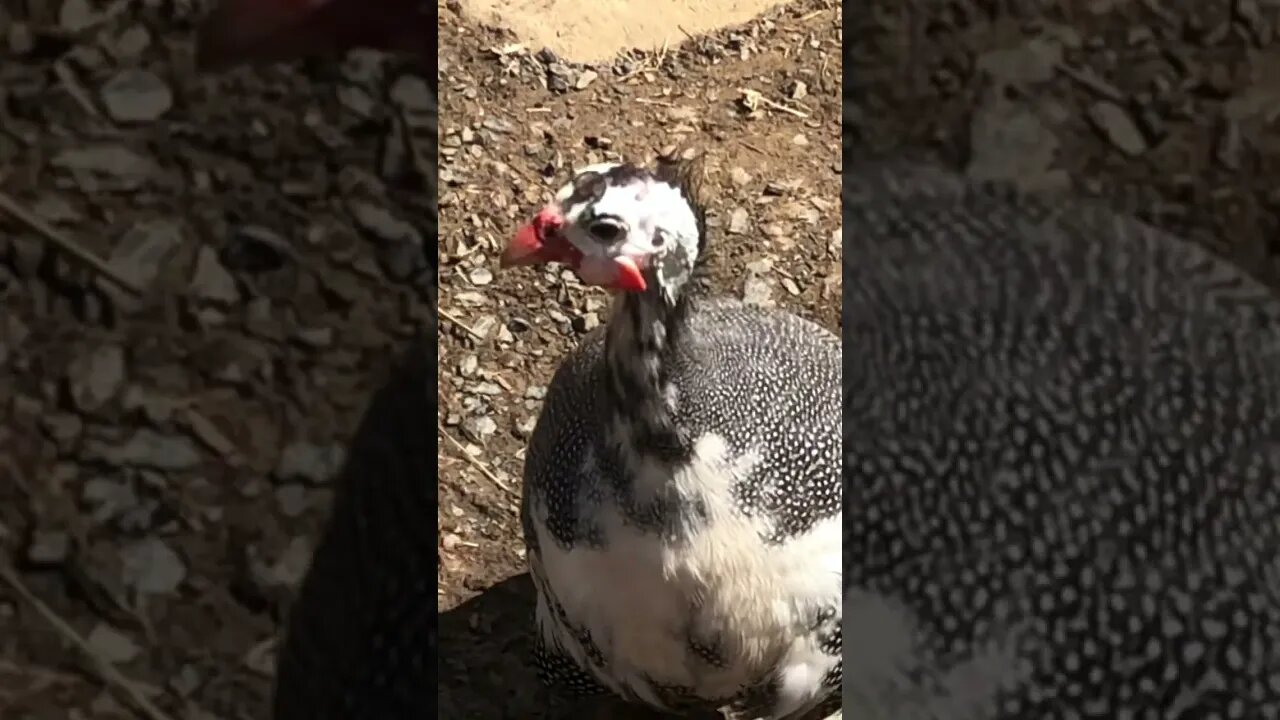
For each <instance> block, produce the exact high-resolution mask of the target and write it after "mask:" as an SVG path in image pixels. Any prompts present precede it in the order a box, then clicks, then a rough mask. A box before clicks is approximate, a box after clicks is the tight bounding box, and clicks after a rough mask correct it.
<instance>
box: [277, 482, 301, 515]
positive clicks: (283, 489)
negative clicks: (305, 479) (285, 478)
mask: <svg viewBox="0 0 1280 720" xmlns="http://www.w3.org/2000/svg"><path fill="white" fill-rule="evenodd" d="M276 503H277V504H279V505H280V512H281V513H282V514H283V515H284V516H285V517H289V518H296V517H299V516H300V515H302V514H303V513H304V512H306V511H307V504H308V503H307V489H306V488H305V487H303V486H302V485H299V484H297V483H289V484H288V485H282V486H280V487H279V488H276Z"/></svg>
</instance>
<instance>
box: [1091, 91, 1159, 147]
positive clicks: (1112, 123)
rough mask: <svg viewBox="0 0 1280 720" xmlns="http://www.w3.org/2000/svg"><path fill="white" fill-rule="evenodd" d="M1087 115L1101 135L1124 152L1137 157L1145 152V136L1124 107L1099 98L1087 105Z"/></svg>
mask: <svg viewBox="0 0 1280 720" xmlns="http://www.w3.org/2000/svg"><path fill="white" fill-rule="evenodd" d="M1088 116H1089V121H1090V122H1091V123H1093V126H1094V127H1095V128H1097V130H1098V131H1099V132H1100V133H1102V135H1103V137H1105V138H1106V139H1107V140H1109V141H1110V142H1111V144H1112V145H1114V146H1115V147H1116V148H1117V149H1119V150H1120V151H1121V152H1123V153H1124V154H1126V155H1128V156H1130V157H1137V156H1139V155H1141V154H1142V153H1144V152H1146V150H1147V141H1146V138H1144V137H1143V136H1142V131H1141V130H1139V129H1138V126H1137V124H1136V123H1134V121H1133V118H1132V117H1130V116H1129V113H1128V112H1125V109H1124V108H1122V107H1120V106H1119V105H1117V104H1115V103H1113V102H1110V101H1107V100H1100V101H1098V102H1096V103H1094V104H1093V105H1091V106H1090V107H1089V110H1088Z"/></svg>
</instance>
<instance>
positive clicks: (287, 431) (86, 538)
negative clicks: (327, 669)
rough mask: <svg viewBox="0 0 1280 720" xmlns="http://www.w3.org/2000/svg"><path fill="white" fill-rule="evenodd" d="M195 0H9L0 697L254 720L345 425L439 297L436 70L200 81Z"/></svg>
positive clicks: (100, 713) (11, 712)
mask: <svg viewBox="0 0 1280 720" xmlns="http://www.w3.org/2000/svg"><path fill="white" fill-rule="evenodd" d="M202 10H203V7H202V3H194V2H167V1H162V0H139V1H138V2H111V3H108V2H89V1H88V0H59V1H57V2H23V1H22V0H3V2H0V176H2V177H0V193H3V194H0V717H4V718H23V719H26V718H31V719H32V720H37V719H40V720H43V719H45V718H48V719H49V720H65V719H66V718H102V719H104V720H105V719H109V718H117V717H120V718H123V717H129V718H136V717H151V718H157V717H160V716H159V715H156V714H153V713H149V714H142V712H143V711H140V710H139V709H138V706H139V705H146V704H151V705H154V706H156V707H158V709H159V710H163V711H165V712H167V713H169V717H173V718H186V719H191V720H197V719H199V720H205V719H206V718H207V719H212V718H218V719H225V720H232V719H239V718H263V717H265V699H266V698H267V695H268V691H269V687H270V678H271V674H272V672H273V665H274V660H273V658H274V647H275V640H276V637H277V633H278V631H279V629H280V617H281V613H282V611H283V609H284V608H285V606H286V604H287V602H288V601H289V598H290V597H291V596H292V593H293V589H294V587H295V586H296V584H297V582H298V579H299V576H300V574H301V573H302V572H303V570H304V569H305V568H306V565H307V562H308V559H309V554H310V548H311V547H312V544H313V543H314V540H315V538H316V537H317V535H318V530H319V527H320V524H321V522H322V521H323V520H324V518H325V516H326V514H327V511H328V505H329V500H330V496H331V486H332V480H331V479H332V476H333V473H334V471H335V469H336V467H337V466H338V464H339V463H340V462H341V460H342V456H343V448H344V446H345V444H346V442H347V440H348V439H349V437H350V435H351V432H352V430H353V428H354V427H355V425H356V423H357V422H358V421H359V420H360V416H361V413H362V411H363V409H364V407H365V404H366V402H367V401H368V398H369V395H370V394H371V393H372V392H373V390H374V389H375V388H376V387H377V386H378V384H379V383H380V382H381V380H382V377H383V375H384V373H385V371H386V369H387V368H388V366H389V365H390V364H391V363H392V362H393V361H395V360H396V359H397V358H398V356H399V355H400V354H401V353H402V351H403V348H404V346H405V343H406V340H407V339H408V338H409V337H410V336H411V335H412V334H413V333H414V332H416V331H417V329H418V328H419V327H420V325H421V319H422V317H424V313H425V312H428V310H425V308H428V305H427V303H426V302H425V301H424V292H425V291H426V290H427V288H428V287H429V286H430V285H431V284H433V283H429V282H427V280H428V273H427V270H428V268H429V265H428V264H427V263H426V262H425V259H424V255H423V253H422V248H421V242H422V238H421V237H420V229H419V228H418V227H416V226H415V224H416V223H419V222H420V218H421V217H422V216H423V209H424V208H425V203H426V199H425V198H424V197H423V196H422V195H421V193H420V192H419V189H420V187H421V185H422V183H421V175H420V172H421V171H422V170H421V169H420V168H419V167H418V163H417V162H415V161H416V159H417V158H418V157H419V153H420V152H421V148H422V147H423V145H424V143H426V142H429V141H430V140H431V137H430V134H426V135H425V137H424V133H423V132H421V131H420V129H421V128H422V127H424V126H423V124H422V115H421V112H422V110H423V109H424V108H426V107H429V105H430V103H429V102H428V99H427V98H426V92H425V87H426V84H425V81H424V80H423V79H422V78H421V77H420V76H418V75H415V74H413V73H411V72H408V71H406V69H405V68H403V67H401V66H400V65H398V64H395V63H391V62H388V61H386V60H384V59H382V58H379V57H376V56H372V55H368V54H354V55H352V56H350V57H349V58H348V59H347V60H346V61H345V62H342V63H338V62H314V63H310V64H309V65H307V66H305V67H297V68H279V69H274V68H273V69H264V70H259V71H240V72H236V73H232V74H229V75H226V76H222V77H202V76H198V75H196V74H195V73H194V72H193V70H192V62H191V33H192V30H193V28H194V23H195V21H196V19H197V18H198V17H199V14H200V12H201V11H202ZM428 170H429V169H428ZM60 244H62V245H66V244H70V245H72V246H74V247H76V248H79V249H80V251H82V252H83V253H87V254H89V255H91V256H96V257H98V258H101V259H102V263H103V265H104V267H103V268H101V269H98V270H91V269H88V268H87V267H86V265H85V264H84V263H83V262H80V261H78V260H76V259H75V255H74V254H73V252H71V251H66V250H55V247H59V246H60ZM430 277H432V278H433V277H434V274H433V273H431V274H430ZM130 288H132V289H130ZM428 522H429V520H428ZM78 646H80V647H78ZM84 648H88V650H89V652H90V653H91V654H92V656H93V657H95V658H97V661H96V662H89V661H86V660H85V654H84V653H83V652H82V650H83V649H84Z"/></svg>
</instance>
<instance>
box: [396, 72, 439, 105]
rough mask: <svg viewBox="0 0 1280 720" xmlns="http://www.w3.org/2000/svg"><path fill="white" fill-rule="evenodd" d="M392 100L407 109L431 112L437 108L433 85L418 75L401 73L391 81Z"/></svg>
mask: <svg viewBox="0 0 1280 720" xmlns="http://www.w3.org/2000/svg"><path fill="white" fill-rule="evenodd" d="M389 94H390V96H391V101H392V102H394V103H395V104H397V105H399V106H400V107H402V108H404V109H405V110H409V111H412V112H420V113H430V112H432V111H434V110H435V107H436V100H435V96H434V95H432V93H431V86H430V85H428V84H427V81H426V80H425V79H423V78H421V77H419V76H417V75H401V76H400V77H398V78H396V79H395V82H393V83H391V91H390V93H389Z"/></svg>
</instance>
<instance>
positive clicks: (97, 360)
mask: <svg viewBox="0 0 1280 720" xmlns="http://www.w3.org/2000/svg"><path fill="white" fill-rule="evenodd" d="M66 382H67V394H68V395H70V397H71V402H72V403H73V404H74V405H75V407H76V409H77V410H79V411H81V412H94V411H96V410H98V409H100V408H101V407H102V406H104V405H106V404H107V403H108V402H110V401H111V399H112V398H114V397H115V396H116V393H118V392H120V388H121V387H123V386H124V383H125V362H124V348H123V347H121V346H120V345H100V346H98V347H96V348H93V349H92V350H90V351H88V352H86V353H83V354H81V355H79V356H77V357H76V358H75V359H74V360H72V361H71V364H70V365H69V366H68V367H67V380H66Z"/></svg>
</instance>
